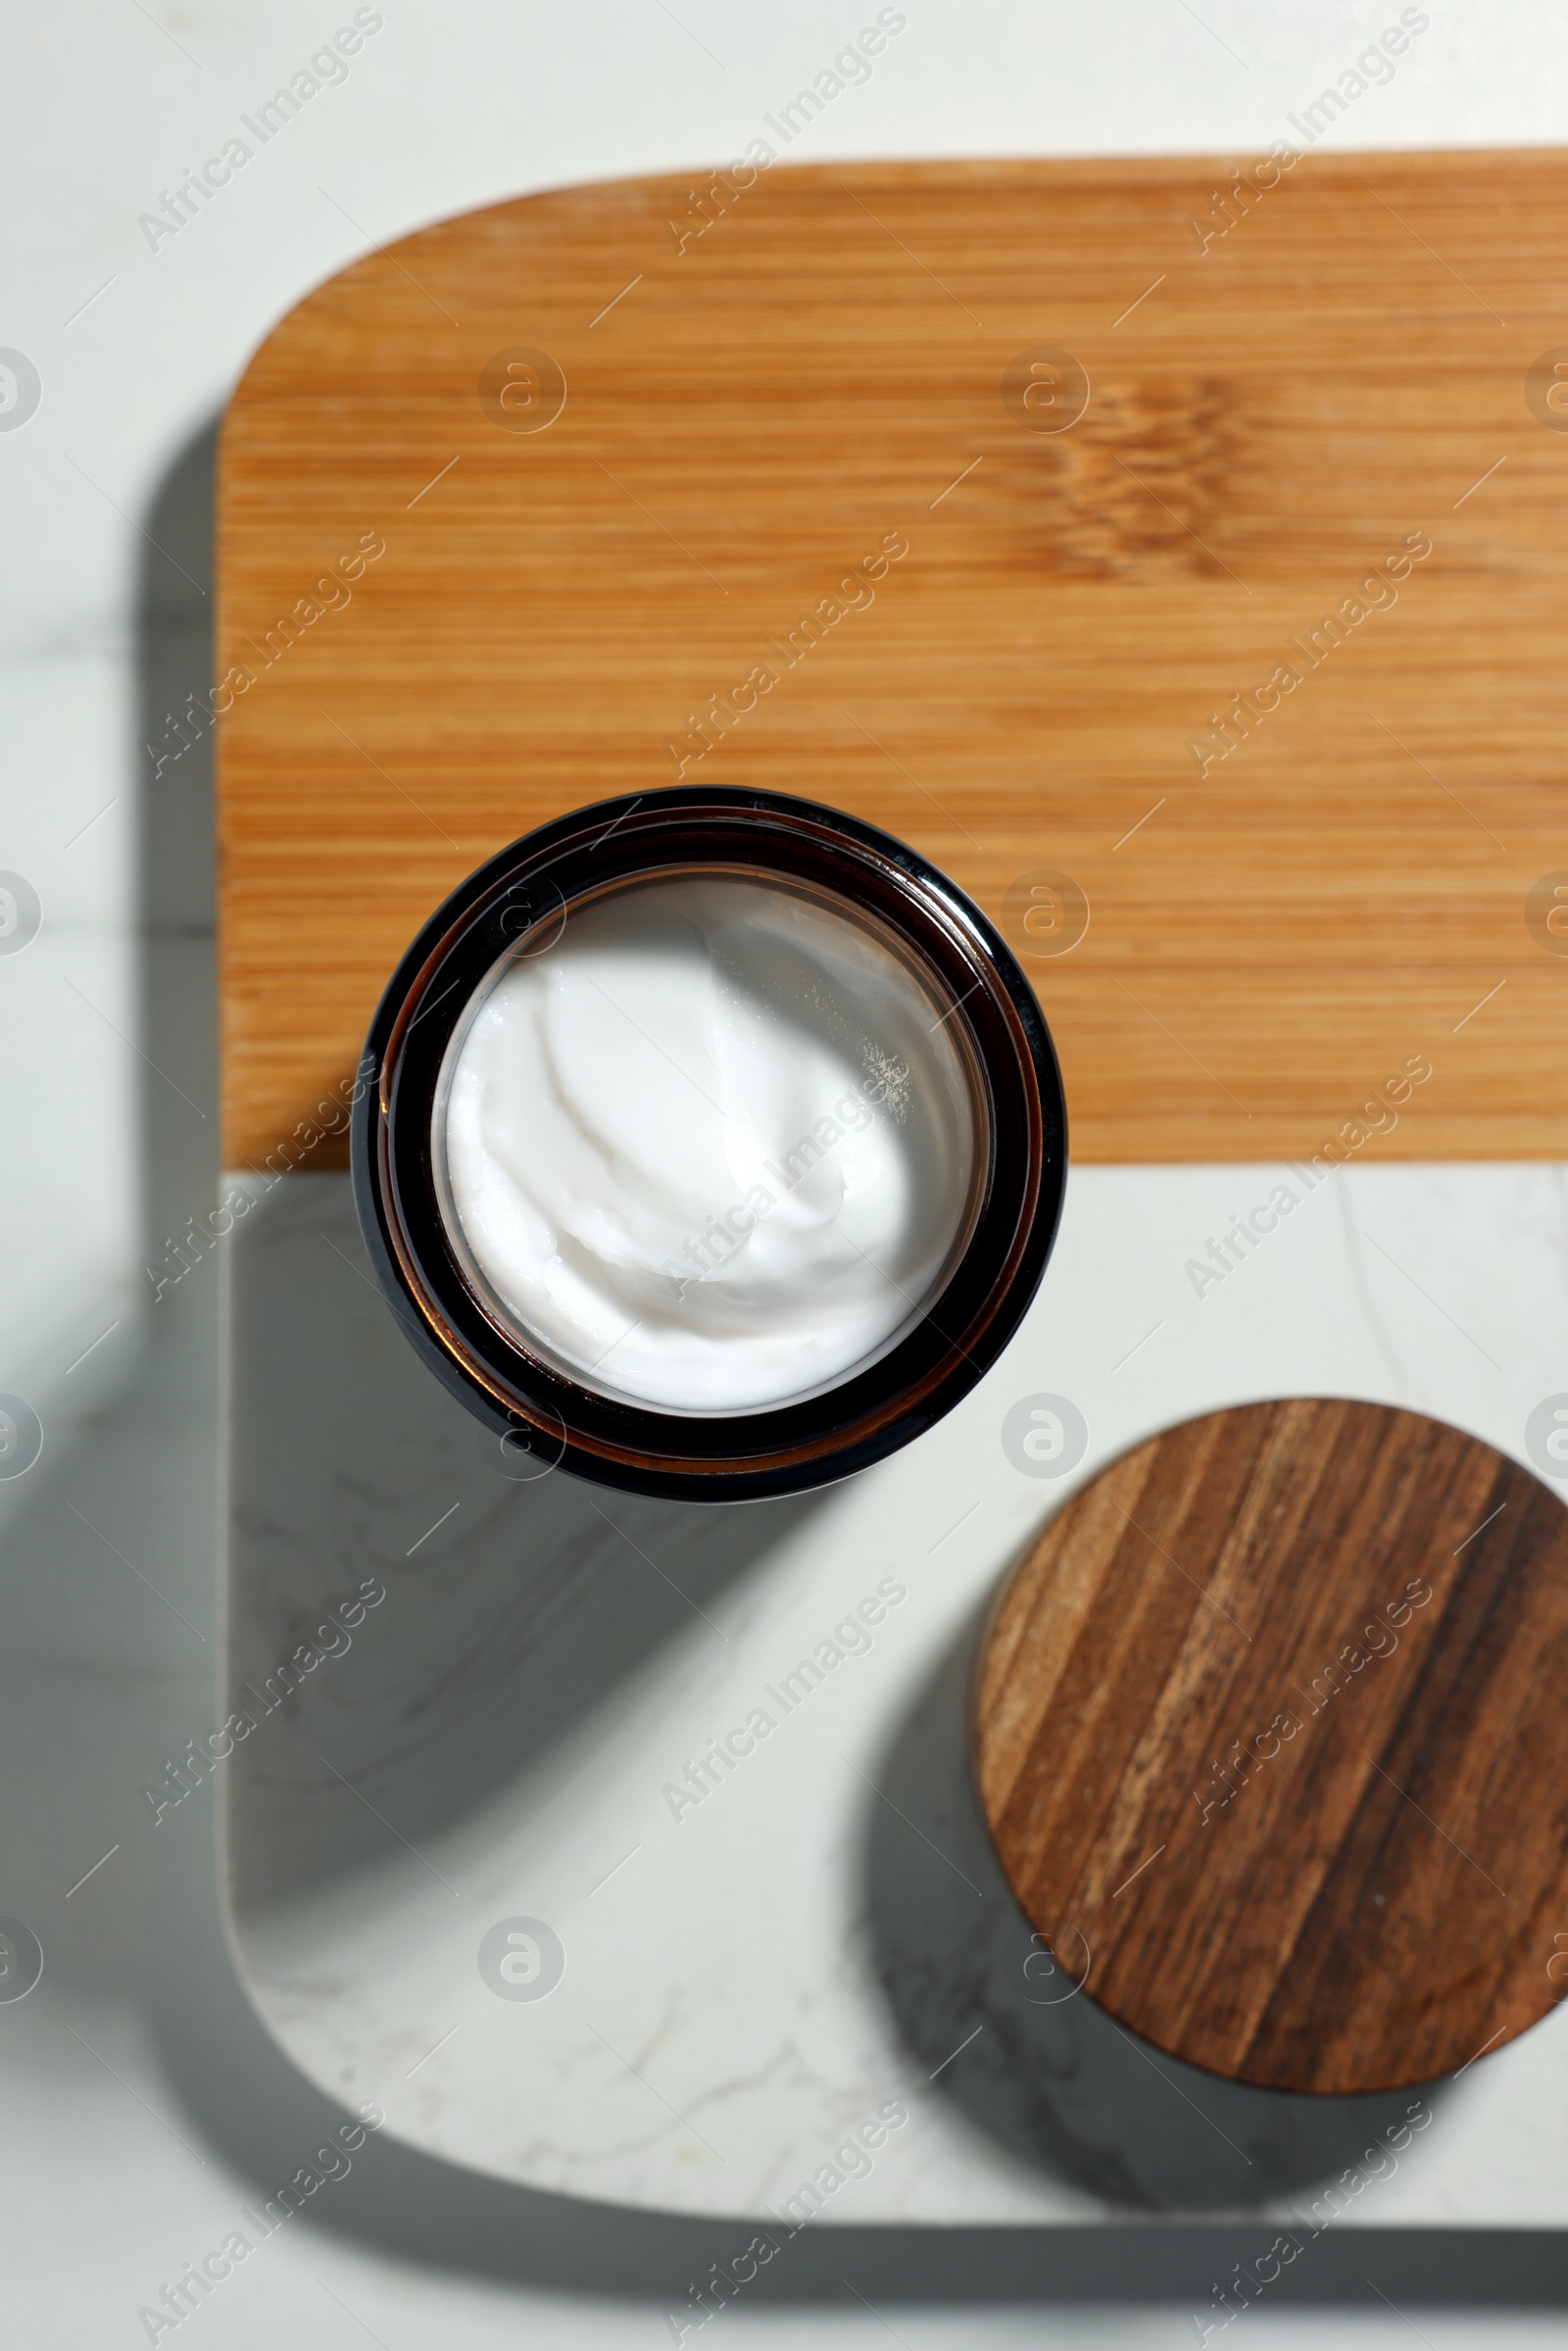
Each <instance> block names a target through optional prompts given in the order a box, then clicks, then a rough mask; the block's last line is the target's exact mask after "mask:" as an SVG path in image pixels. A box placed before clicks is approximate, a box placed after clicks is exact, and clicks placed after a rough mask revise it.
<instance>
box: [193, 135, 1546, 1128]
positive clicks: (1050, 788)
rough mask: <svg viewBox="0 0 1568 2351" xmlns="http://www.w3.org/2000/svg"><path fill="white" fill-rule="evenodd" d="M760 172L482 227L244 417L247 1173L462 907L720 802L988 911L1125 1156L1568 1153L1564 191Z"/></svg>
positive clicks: (225, 452) (241, 979) (1499, 181)
mask: <svg viewBox="0 0 1568 2351" xmlns="http://www.w3.org/2000/svg"><path fill="white" fill-rule="evenodd" d="M1238 167H1241V168H1243V169H1244V170H1245V172H1246V174H1247V177H1248V182H1249V183H1250V186H1251V191H1252V192H1251V196H1250V199H1244V198H1240V197H1237V196H1236V195H1234V193H1233V194H1232V195H1231V197H1230V200H1229V203H1228V204H1225V205H1222V204H1221V202H1220V200H1219V197H1218V196H1217V194H1216V190H1219V189H1228V190H1234V189H1235V187H1236V185H1237V180H1236V171H1237V169H1238ZM743 177H744V174H743V173H741V174H736V173H731V174H730V175H729V177H728V178H723V179H717V178H715V179H713V180H711V181H707V180H705V181H702V182H700V183H699V184H698V185H697V186H696V187H693V186H692V184H691V183H689V182H688V181H686V180H684V179H660V180H634V181H623V182H620V183H616V184H613V185H610V186H605V187H591V188H583V189H572V190H567V191H564V192H563V193H559V194H554V195H548V196H537V197H530V198H527V199H524V200H522V201H519V202H517V203H514V204H507V205H502V206H498V207H496V208H494V209H493V210H489V211H485V212H479V213H473V214H469V215H467V216H466V217H464V218H462V219H459V220H449V221H445V222H442V223H441V224H439V225H438V226H436V227H433V228H429V229H426V230H423V231H421V232H420V233H419V234H417V235H416V236H413V237H409V238H407V239H405V240H404V241H403V242H402V243H400V244H399V245H398V246H396V247H395V248H392V249H389V250H387V251H385V252H382V251H379V250H378V251H377V252H375V253H374V254H372V255H371V256H369V257H368V259H366V260H364V261H362V262H359V263H356V264H355V265H354V266H353V267H351V268H350V269H345V270H343V271H342V272H341V273H340V274H339V275H338V276H336V277H334V278H333V279H331V280H330V281H329V282H328V283H327V284H326V285H324V286H322V287H321V288H319V290H318V291H317V292H316V293H314V294H312V295H311V296H310V297H308V299H307V300H306V301H305V302H303V303H302V304H301V305H300V306H299V308H298V309H297V310H295V311H294V312H292V313H291V314H290V315H289V317H288V318H285V319H284V320H283V321H282V322H281V324H280V325H279V326H277V327H276V328H275V329H274V330H273V332H272V333H271V334H270V336H269V337H268V339H267V341H266V342H265V343H264V344H263V345H262V347H261V349H260V351H259V352H258V353H257V355H256V358H255V359H254V361H253V362H252V364H251V366H250V367H249V369H248V370H247V372H246V374H245V376H244V379H243V381H242V382H241V384H240V386H239V388H238V390H237V391H236V393H235V395H234V397H233V400H232V402H231V404H230V408H229V411H228V415H227V418H226V421H225V426H224V431H223V439H222V453H221V482H220V592H219V621H218V660H217V674H218V677H219V680H220V685H219V689H218V695H217V702H218V705H219V707H220V708H221V709H223V710H225V715H224V717H223V720H222V724H221V728H220V730H219V733H220V767H219V774H220V803H221V808H220V833H221V884H220V923H221V1000H222V1001H221V1022H222V1028H221V1035H222V1074H223V1099H224V1137H225V1143H224V1151H225V1160H226V1163H227V1164H229V1165H231V1166H239V1165H243V1164H245V1163H247V1162H252V1161H257V1160H260V1159H261V1158H262V1157H264V1156H265V1155H266V1154H267V1153H268V1152H269V1151H271V1150H272V1149H273V1148H274V1146H276V1145H277V1144H278V1143H279V1142H280V1140H281V1139H282V1138H284V1137H285V1136H287V1135H289V1134H290V1132H291V1131H292V1130H293V1129H294V1128H295V1127H296V1124H297V1123H298V1122H300V1121H302V1120H304V1119H306V1118H307V1117H308V1115H309V1113H310V1111H311V1109H312V1107H313V1105H315V1104H316V1103H317V1102H319V1100H320V1099H321V1097H322V1096H323V1094H324V1093H325V1092H326V1091H327V1090H328V1089H329V1088H330V1087H331V1086H332V1085H333V1084H334V1083H335V1082H337V1081H339V1080H341V1079H342V1078H343V1076H344V1075H345V1073H346V1072H348V1071H349V1070H350V1069H351V1068H352V1067H353V1064H354V1062H355V1060H356V1057H357V1055H358V1052H359V1049H360V1045H361V1041H362V1038H363V1036H364V1032H365V1029H366V1027H367V1024H368V1019H369V1015H370V1012H371V1009H372V1007H373V1005H374V1003H375V1001H376V998H377V995H378V993H379V991H380V989H381V986H382V984H383V982H384V980H385V979H386V977H387V975H388V974H389V972H390V971H391V968H392V966H393V964H394V962H395V960H396V959H397V956H398V955H399V954H400V952H401V950H402V949H403V947H404V946H405V945H406V944H407V942H408V941H409V939H410V938H411V937H412V936H413V934H414V932H415V931H416V929H417V927H418V925H419V923H420V921H421V920H422V919H423V917H424V916H425V915H426V914H427V913H428V912H429V911H430V909H431V908H432V907H433V906H435V905H436V904H437V902H438V901H439V900H440V899H441V898H442V896H443V895H444V894H445V893H446V892H447V891H448V890H449V889H450V888H451V887H452V886H453V885H454V884H455V883H456V882H457V881H458V880H460V879H461V878H462V876H463V875H465V874H466V872H468V871H469V869H470V868H471V867H473V866H474V865H475V864H477V863H478V862H479V861H480V860H481V859H482V858H484V857H487V856H489V855H490V854H491V853H492V852H493V851H494V850H495V849H497V848H498V847H500V846H501V845H502V844H504V843H505V842H507V841H508V840H510V839H512V838H514V837H515V835H517V834H519V833H521V832H523V831H525V830H527V829H528V828H529V827H530V826H532V825H534V824H537V823H539V822H541V821H542V820H543V819H545V818H547V817H549V816H552V815H555V814H557V813H558V812H560V811H561V810H563V809H564V808H568V807H571V806H573V805H576V804H579V803H582V802H584V801H589V800H594V799H599V798H602V797H607V796H609V795H611V794H617V793H631V792H638V791H656V790H658V789H660V788H661V787H662V786H666V785H668V784H671V783H673V782H675V781H676V780H677V775H684V777H685V779H686V780H688V781H701V782H703V783H718V782H724V783H729V784H735V785H759V786H764V787H767V788H769V789H772V790H779V791H793V792H799V793H803V794H806V795H808V796H809V797H812V798H816V799H821V800H825V801H829V802H833V803H835V804H837V805H839V806H841V807H844V808H849V809H852V810H854V811H855V812H857V813H858V814H859V815H862V816H864V817H867V818H869V819H870V820H872V821H873V822H875V823H878V824H881V825H884V826H886V827H888V828H889V829H890V830H892V831H893V832H895V833H898V834H901V835H902V836H904V837H905V838H907V839H908V840H909V841H911V842H913V843H914V844H915V845H916V846H917V847H918V848H920V849H921V850H922V851H924V852H925V853H926V854H927V855H928V856H930V857H934V858H936V859H938V860H939V861H940V862H941V863H942V864H943V865H945V866H946V867H947V868H948V869H949V870H950V871H951V872H952V873H953V874H954V876H955V877H956V880H958V881H959V882H960V883H961V884H962V885H963V886H964V887H965V888H967V889H968V890H970V891H971V892H972V893H973V894H974V895H975V896H976V897H977V898H978V899H979V900H980V902H981V903H982V904H983V905H984V906H986V907H987V908H988V909H989V910H990V911H991V912H992V913H993V914H994V915H996V916H997V918H998V919H999V920H1000V921H1001V922H1002V923H1003V925H1004V927H1005V929H1006V930H1007V932H1008V935H1009V936H1010V937H1011V938H1012V940H1013V942H1014V944H1015V946H1017V948H1018V949H1019V951H1020V953H1021V954H1022V955H1023V956H1024V958H1025V960H1026V964H1027V968H1028V969H1029V971H1030V975H1031V977H1032V979H1033V981H1034V983H1035V986H1036V988H1037V990H1038V992H1039V995H1040V998H1041V1001H1042V1004H1044V1006H1045V1009H1046V1012H1047V1016H1048V1018H1049V1019H1050V1022H1051V1025H1052V1029H1053V1031H1054V1035H1055V1038H1056V1042H1057V1046H1058V1049H1059V1052H1060V1054H1061V1059H1062V1065H1063V1074H1064V1078H1065V1083H1066V1089H1067V1099H1068V1105H1069V1114H1070V1118H1071V1122H1072V1138H1073V1150H1074V1155H1075V1156H1076V1157H1077V1158H1079V1159H1081V1160H1084V1159H1088V1160H1095V1159H1100V1160H1162V1159H1164V1160H1170V1159H1243V1158H1269V1157H1280V1156H1284V1155H1287V1154H1289V1155H1302V1154H1306V1153H1310V1152H1312V1151H1319V1150H1321V1148H1322V1146H1323V1144H1324V1141H1325V1139H1327V1138H1330V1137H1335V1136H1340V1137H1343V1138H1344V1143H1345V1148H1346V1149H1347V1150H1349V1151H1362V1150H1363V1148H1364V1150H1365V1154H1366V1156H1367V1157H1369V1158H1370V1157H1375V1156H1389V1155H1394V1156H1425V1157H1448V1156H1453V1157H1485V1156H1516V1155H1518V1156H1525V1155H1559V1154H1561V1155H1568V1070H1565V1067H1564V1055H1563V1052H1562V1037H1563V1030H1562V1022H1561V1013H1562V1007H1563V1004H1564V989H1565V983H1568V961H1565V960H1564V959H1563V953H1562V951H1563V950H1568V914H1563V913H1561V912H1560V910H1559V911H1557V912H1556V913H1555V914H1554V908H1556V907H1557V904H1558V902H1557V901H1556V900H1555V898H1554V896H1553V893H1554V891H1555V889H1556V884H1557V875H1558V872H1559V869H1562V881H1563V884H1564V891H1565V895H1564V900H1563V902H1562V903H1563V904H1564V905H1568V824H1565V822H1564V809H1563V797H1562V785H1561V782H1560V775H1561V767H1562V759H1563V734H1564V719H1565V715H1568V690H1565V685H1564V675H1563V648H1564V644H1565V642H1568V634H1565V624H1568V540H1565V534H1564V531H1563V528H1562V518H1563V492H1564V488H1565V486H1568V434H1565V433H1564V432H1563V431H1562V430H1560V429H1558V427H1559V425H1560V424H1568V394H1563V395H1562V398H1563V403H1564V412H1565V413H1564V414H1562V415H1561V416H1559V414H1558V411H1557V405H1556V395H1557V391H1558V389H1559V387H1558V383H1557V378H1556V377H1555V375H1554V373H1553V369H1554V367H1555V366H1556V362H1557V356H1558V346H1562V347H1563V349H1562V353H1561V356H1562V359H1563V360H1564V362H1565V363H1568V290H1565V280H1564V275H1563V269H1562V264H1563V260H1564V252H1565V246H1568V161H1565V160H1564V158H1563V157H1561V156H1559V155H1557V154H1524V153H1518V154H1479V153H1472V154H1457V155H1453V154H1450V155H1442V156H1437V155H1434V156H1400V157H1377V158H1368V157H1364V156H1345V155H1339V156H1332V157H1316V156H1308V157H1306V158H1304V159H1302V160H1300V161H1299V162H1298V163H1297V164H1296V165H1295V167H1294V168H1293V169H1292V170H1291V171H1288V172H1286V173H1283V174H1281V175H1280V176H1279V178H1278V180H1277V182H1276V184H1274V185H1272V186H1270V187H1267V188H1266V189H1265V190H1263V191H1262V192H1261V193H1259V190H1258V184H1257V183H1258V181H1259V180H1266V179H1267V177H1268V171H1267V170H1264V171H1258V170H1257V169H1256V166H1255V164H1254V163H1253V162H1252V161H1251V160H1250V159H1245V158H1243V159H1236V162H1235V163H1232V162H1231V161H1228V160H1227V161H1222V162H1215V161H1213V160H1208V161H1202V160H1199V161H1194V160H1191V159H1186V160H1182V161H1175V162H1163V161H1161V162H1131V163H1126V162H1118V163H1101V162H1095V163H1070V164H1060V163H1050V164H1042V163H1018V164H985V165H977V164H961V163H958V164H956V163H938V164H908V165H885V164H879V165H858V166H837V165H835V166H824V167H819V168H812V169H809V170H782V169H774V170H771V171H766V172H763V173H762V174H760V175H759V176H757V177H755V178H754V179H753V181H752V182H751V184H749V185H744V186H743V185H742V184H741V179H742V178H743ZM1244 203H1245V204H1246V209H1245V210H1244V209H1243V207H1244ZM1227 218H1230V219H1231V220H1233V221H1234V225H1233V226H1231V227H1229V228H1228V229H1227V230H1226V231H1225V233H1223V234H1220V233H1218V232H1219V229H1220V226H1221V223H1222V222H1223V221H1224V220H1226V219H1227ZM1195 223H1196V225H1195ZM1565 377H1568V369H1565ZM1422 550H1426V551H1427V552H1424V553H1423V552H1421V551H1422ZM1331 621H1332V623H1333V625H1332V626H1330V625H1326V624H1327V623H1329V622H1331ZM1288 676H1294V678H1295V680H1296V681H1297V682H1295V683H1287V678H1288ZM764 680H765V681H767V682H764ZM1532 894H1534V895H1532ZM1559 925H1560V928H1559ZM1417 1061H1419V1062H1424V1063H1426V1064H1429V1065H1430V1069H1431V1076H1430V1078H1428V1079H1424V1080H1423V1081H1422V1082H1421V1083H1420V1084H1419V1085H1418V1086H1417V1087H1416V1088H1415V1090H1414V1091H1413V1092H1412V1091H1411V1090H1410V1089H1409V1088H1408V1087H1406V1088H1405V1091H1404V1098H1403V1101H1402V1104H1401V1106H1400V1107H1399V1108H1398V1109H1397V1110H1395V1109H1394V1108H1393V1107H1391V1106H1390V1098H1389V1095H1388V1093H1387V1090H1386V1089H1385V1081H1386V1080H1388V1079H1390V1078H1391V1077H1394V1076H1395V1075H1396V1074H1397V1073H1398V1072H1399V1071H1401V1070H1402V1069H1403V1068H1405V1067H1406V1066H1408V1065H1410V1064H1411V1063H1413V1062H1417ZM1374 1089H1379V1090H1383V1091H1382V1095H1381V1101H1382V1107H1380V1108H1378V1109H1374V1110H1366V1111H1363V1107H1362V1106H1363V1105H1364V1104H1366V1103H1368V1102H1369V1101H1370V1100H1372V1098H1373V1090H1374ZM1358 1112H1360V1113H1362V1114H1361V1115H1360V1116H1359V1117H1358V1115H1357V1114H1358ZM1357 1137H1359V1138H1361V1139H1362V1140H1361V1141H1359V1142H1358V1141H1356V1140H1355V1138H1357ZM332 1149H333V1146H331V1145H330V1144H327V1145H323V1146H322V1147H321V1148H320V1150H319V1151H317V1152H316V1154H315V1155H314V1157H313V1158H312V1160H311V1164H313V1165H317V1166H321V1165H326V1164H329V1163H330V1161H329V1157H328V1154H329V1152H330V1151H331V1150H332Z"/></svg>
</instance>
